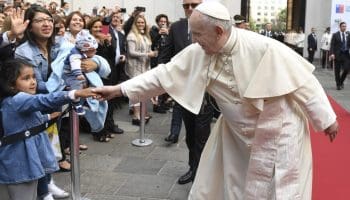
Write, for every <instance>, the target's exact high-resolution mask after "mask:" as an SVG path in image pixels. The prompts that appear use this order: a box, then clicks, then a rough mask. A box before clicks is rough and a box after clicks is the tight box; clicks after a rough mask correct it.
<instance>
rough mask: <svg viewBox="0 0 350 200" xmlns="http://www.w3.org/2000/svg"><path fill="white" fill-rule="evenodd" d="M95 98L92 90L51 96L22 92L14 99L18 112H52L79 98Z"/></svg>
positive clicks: (50, 94) (56, 93)
mask: <svg viewBox="0 0 350 200" xmlns="http://www.w3.org/2000/svg"><path fill="white" fill-rule="evenodd" d="M91 96H95V93H93V92H92V90H91V88H86V89H81V90H72V91H59V92H52V93H49V94H35V95H32V94H28V93H24V92H20V93H18V94H17V95H15V96H14V97H13V100H12V101H13V105H16V106H15V108H16V111H17V112H23V113H27V112H35V111H50V110H52V109H56V108H58V107H60V106H62V105H65V104H67V103H69V102H71V101H72V100H74V99H77V98H87V97H91Z"/></svg>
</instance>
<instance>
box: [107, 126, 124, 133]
mask: <svg viewBox="0 0 350 200" xmlns="http://www.w3.org/2000/svg"><path fill="white" fill-rule="evenodd" d="M109 132H111V133H115V134H123V133H124V130H123V129H121V128H119V127H118V126H113V128H112V129H111V130H109Z"/></svg>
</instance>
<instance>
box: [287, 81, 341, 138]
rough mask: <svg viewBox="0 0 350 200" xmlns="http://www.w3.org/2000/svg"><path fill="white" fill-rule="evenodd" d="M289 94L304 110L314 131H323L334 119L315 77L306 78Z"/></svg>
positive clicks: (334, 116) (329, 105)
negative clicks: (302, 83)
mask: <svg viewBox="0 0 350 200" xmlns="http://www.w3.org/2000/svg"><path fill="white" fill-rule="evenodd" d="M291 96H292V97H293V98H294V99H295V100H296V101H297V102H298V104H299V105H300V106H301V107H302V109H303V110H304V111H305V112H306V114H307V116H308V119H309V120H310V122H311V124H312V126H313V128H314V129H315V130H316V131H323V130H325V129H326V128H328V127H329V126H330V125H332V124H333V123H334V122H335V121H336V118H337V116H336V115H335V113H334V111H333V108H332V106H331V104H330V102H329V100H328V98H327V95H326V93H325V92H324V90H323V88H322V86H321V84H320V83H319V82H318V80H317V79H316V77H313V78H312V79H311V80H308V81H307V82H306V83H305V84H304V85H303V86H302V87H300V88H299V89H297V90H296V91H295V92H293V93H291Z"/></svg>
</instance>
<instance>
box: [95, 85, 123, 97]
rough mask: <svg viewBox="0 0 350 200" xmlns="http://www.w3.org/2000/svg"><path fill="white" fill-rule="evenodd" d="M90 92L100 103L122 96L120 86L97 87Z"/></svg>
mask: <svg viewBox="0 0 350 200" xmlns="http://www.w3.org/2000/svg"><path fill="white" fill-rule="evenodd" d="M92 92H94V93H96V94H97V95H96V99H98V100H100V101H103V100H109V99H113V98H115V97H121V96H123V93H122V91H121V89H120V85H114V86H103V87H98V88H94V89H92Z"/></svg>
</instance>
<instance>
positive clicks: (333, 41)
mask: <svg viewBox="0 0 350 200" xmlns="http://www.w3.org/2000/svg"><path fill="white" fill-rule="evenodd" d="M335 43H336V39H335V34H333V35H332V39H331V47H330V49H329V55H330V56H329V59H330V60H333V59H335V52H334V51H335Z"/></svg>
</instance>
